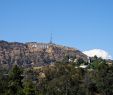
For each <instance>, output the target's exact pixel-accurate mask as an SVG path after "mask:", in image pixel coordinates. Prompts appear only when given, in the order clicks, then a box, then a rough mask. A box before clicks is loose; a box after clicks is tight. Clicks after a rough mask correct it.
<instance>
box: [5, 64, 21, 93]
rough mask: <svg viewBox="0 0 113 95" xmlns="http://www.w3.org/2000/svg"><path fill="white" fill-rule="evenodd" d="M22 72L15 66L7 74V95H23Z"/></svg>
mask: <svg viewBox="0 0 113 95" xmlns="http://www.w3.org/2000/svg"><path fill="white" fill-rule="evenodd" d="M22 72H23V71H22V69H21V68H19V67H18V66H17V65H15V66H14V67H13V69H12V70H11V72H10V73H9V82H8V91H7V95H23V91H22V89H23V86H22V79H23V77H22Z"/></svg>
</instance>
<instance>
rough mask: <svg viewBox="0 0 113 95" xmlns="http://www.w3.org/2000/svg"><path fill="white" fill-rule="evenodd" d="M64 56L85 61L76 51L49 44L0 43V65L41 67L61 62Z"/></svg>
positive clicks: (83, 55)
mask: <svg viewBox="0 0 113 95" xmlns="http://www.w3.org/2000/svg"><path fill="white" fill-rule="evenodd" d="M65 56H68V57H69V58H74V57H76V58H77V59H79V58H80V59H83V60H84V61H87V56H86V55H85V54H83V53H82V52H81V51H79V50H78V49H74V48H71V47H66V46H62V45H56V44H49V43H37V42H28V43H18V42H6V41H0V64H6V65H9V66H11V65H12V64H18V65H24V66H26V65H33V66H42V65H47V64H50V63H54V62H56V61H62V60H63V58H64V57H65Z"/></svg>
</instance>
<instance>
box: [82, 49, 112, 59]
mask: <svg viewBox="0 0 113 95" xmlns="http://www.w3.org/2000/svg"><path fill="white" fill-rule="evenodd" d="M83 53H84V54H86V55H87V56H89V57H94V56H95V55H96V56H97V57H101V58H103V59H112V57H111V55H110V54H109V53H108V52H106V51H104V50H102V49H93V50H89V51H84V52H83Z"/></svg>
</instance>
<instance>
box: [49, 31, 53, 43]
mask: <svg viewBox="0 0 113 95" xmlns="http://www.w3.org/2000/svg"><path fill="white" fill-rule="evenodd" d="M52 43H53V34H52V32H51V37H50V44H52Z"/></svg>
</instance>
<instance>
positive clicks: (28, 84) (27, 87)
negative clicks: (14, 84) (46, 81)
mask: <svg viewBox="0 0 113 95" xmlns="http://www.w3.org/2000/svg"><path fill="white" fill-rule="evenodd" d="M24 82H25V83H24V89H23V92H24V95H36V93H35V92H36V89H35V86H34V84H33V83H32V80H25V81H24Z"/></svg>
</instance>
